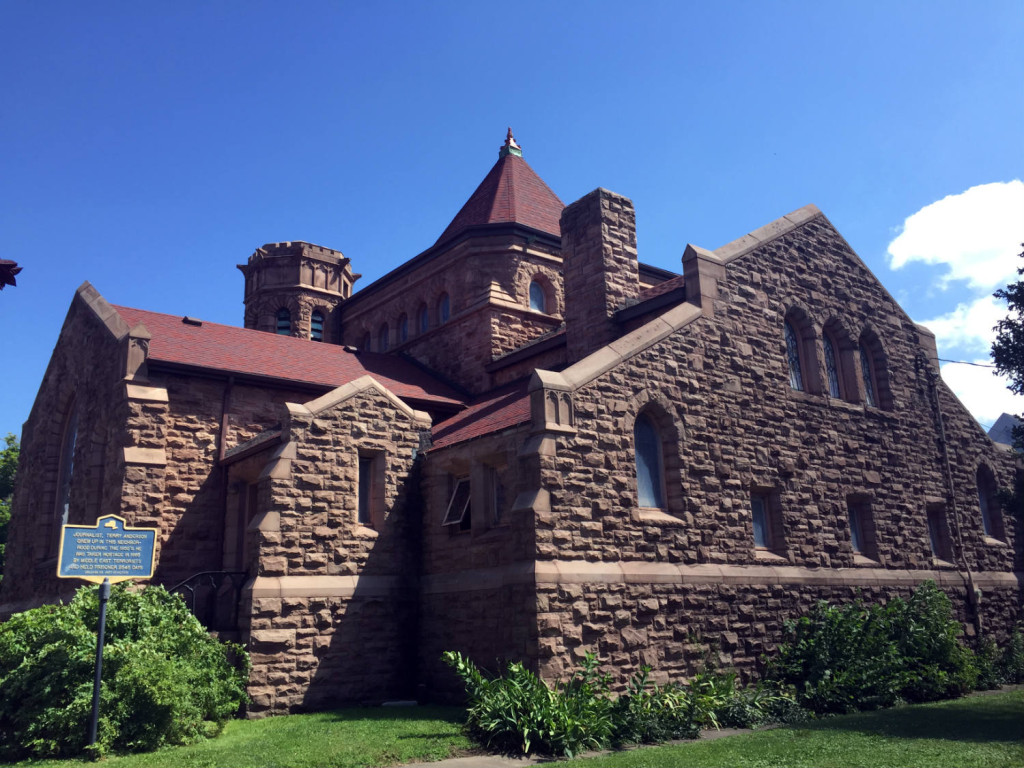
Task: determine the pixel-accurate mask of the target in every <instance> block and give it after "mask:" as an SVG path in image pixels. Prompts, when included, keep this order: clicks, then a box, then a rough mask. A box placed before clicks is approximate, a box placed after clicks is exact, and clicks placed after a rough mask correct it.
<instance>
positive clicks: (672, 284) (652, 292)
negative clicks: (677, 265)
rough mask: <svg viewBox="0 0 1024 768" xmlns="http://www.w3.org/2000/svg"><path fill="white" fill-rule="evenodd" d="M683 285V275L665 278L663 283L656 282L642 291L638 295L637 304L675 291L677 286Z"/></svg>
mask: <svg viewBox="0 0 1024 768" xmlns="http://www.w3.org/2000/svg"><path fill="white" fill-rule="evenodd" d="M683 285H684V283H683V276H682V275H679V276H677V277H673V278H670V279H669V280H665V281H664V282H661V283H655V284H654V285H652V286H649V287H647V288H645V289H644V290H642V291H640V295H638V296H637V297H636V298H637V304H639V303H640V302H642V301H647V300H648V299H653V298H654V297H655V296H663V295H665V294H666V293H668V292H669V291H674V290H675V289H676V288H682V287H683Z"/></svg>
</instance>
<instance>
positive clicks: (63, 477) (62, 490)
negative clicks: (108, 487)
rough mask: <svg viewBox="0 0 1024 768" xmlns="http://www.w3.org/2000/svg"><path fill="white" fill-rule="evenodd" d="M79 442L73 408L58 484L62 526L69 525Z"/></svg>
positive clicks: (62, 451)
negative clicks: (76, 450)
mask: <svg viewBox="0 0 1024 768" xmlns="http://www.w3.org/2000/svg"><path fill="white" fill-rule="evenodd" d="M77 440H78V409H77V408H76V407H74V406H72V407H71V414H70V415H69V416H68V419H67V421H66V422H65V423H64V439H63V441H62V442H61V449H60V476H59V478H58V483H57V517H58V518H59V519H60V524H61V525H67V524H68V510H69V509H70V507H71V476H72V475H73V474H74V471H75V443H76V442H77Z"/></svg>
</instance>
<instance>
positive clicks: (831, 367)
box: [822, 336, 842, 397]
mask: <svg viewBox="0 0 1024 768" xmlns="http://www.w3.org/2000/svg"><path fill="white" fill-rule="evenodd" d="M822 339H823V341H824V342H825V370H826V371H827V373H828V393H829V395H831V396H832V397H842V395H841V394H840V391H839V366H838V365H837V364H836V347H835V344H833V343H832V339H830V338H829V337H828V336H824V337H822Z"/></svg>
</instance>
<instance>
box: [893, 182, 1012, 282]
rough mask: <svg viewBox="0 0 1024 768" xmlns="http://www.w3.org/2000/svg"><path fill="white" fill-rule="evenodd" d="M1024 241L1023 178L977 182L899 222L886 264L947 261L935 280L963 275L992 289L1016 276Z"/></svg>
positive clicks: (966, 279)
mask: <svg viewBox="0 0 1024 768" xmlns="http://www.w3.org/2000/svg"><path fill="white" fill-rule="evenodd" d="M1022 242H1024V182H1022V181H1020V180H1019V179H1014V180H1013V181H1009V182H997V183H993V184H981V185H979V186H976V187H971V188H970V189H968V190H967V191H966V192H961V193H960V194H959V195H949V196H948V197H944V198H942V199H941V200H938V201H936V202H934V203H931V204H929V205H926V206H925V207H924V208H922V209H921V210H919V211H918V212H917V213H915V214H913V215H912V216H910V217H909V218H907V220H906V221H904V222H903V228H902V230H901V231H900V234H899V235H898V236H897V237H896V238H895V239H894V240H893V241H892V242H890V243H889V249H888V251H889V266H890V267H892V268H893V269H899V268H900V267H902V266H903V265H905V264H908V263H909V262H912V261H919V262H923V263H925V264H934V265H945V266H946V267H947V268H948V269H947V271H946V273H945V274H944V275H943V276H942V277H941V278H940V280H939V281H938V284H939V287H940V288H945V287H946V285H947V284H948V283H949V281H951V280H965V281H966V282H967V284H968V285H969V286H970V287H971V288H972V289H974V290H976V291H992V290H994V289H995V288H998V287H1001V286H1002V285H1004V284H1005V283H1007V282H1009V281H1010V279H1011V278H1013V277H1014V276H1015V275H1016V269H1017V267H1018V261H1019V260H1018V259H1017V258H1016V256H1017V254H1018V253H1020V250H1021V249H1020V245H1021V243H1022Z"/></svg>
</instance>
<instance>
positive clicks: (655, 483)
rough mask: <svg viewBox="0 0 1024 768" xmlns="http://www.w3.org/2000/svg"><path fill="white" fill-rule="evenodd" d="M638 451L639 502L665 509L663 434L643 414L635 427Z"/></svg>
mask: <svg viewBox="0 0 1024 768" xmlns="http://www.w3.org/2000/svg"><path fill="white" fill-rule="evenodd" d="M633 445H634V449H635V451H636V488H637V500H638V502H639V505H640V506H641V507H657V508H658V509H664V508H665V463H664V459H663V457H662V451H661V433H660V432H659V430H658V427H657V426H656V425H655V424H654V422H653V421H652V420H651V419H650V417H649V416H648V415H647V414H644V413H641V414H640V415H639V416H637V417H636V423H635V424H634V425H633Z"/></svg>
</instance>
